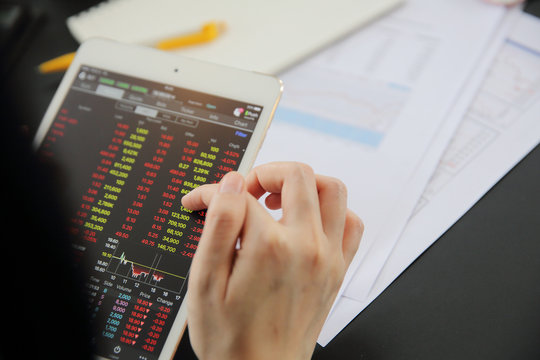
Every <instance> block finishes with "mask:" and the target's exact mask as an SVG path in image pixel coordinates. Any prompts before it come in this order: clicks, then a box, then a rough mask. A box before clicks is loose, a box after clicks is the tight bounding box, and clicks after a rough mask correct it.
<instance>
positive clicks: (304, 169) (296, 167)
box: [289, 162, 315, 179]
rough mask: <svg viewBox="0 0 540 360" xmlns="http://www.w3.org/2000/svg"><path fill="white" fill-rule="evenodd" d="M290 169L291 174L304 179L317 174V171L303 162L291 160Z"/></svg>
mask: <svg viewBox="0 0 540 360" xmlns="http://www.w3.org/2000/svg"><path fill="white" fill-rule="evenodd" d="M289 171H290V173H291V175H293V176H295V177H299V178H304V179H307V178H310V177H314V176H315V171H313V168H312V167H311V166H309V165H307V164H305V163H301V162H291V163H290V165H289Z"/></svg>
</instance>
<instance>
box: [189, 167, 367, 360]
mask: <svg viewBox="0 0 540 360" xmlns="http://www.w3.org/2000/svg"><path fill="white" fill-rule="evenodd" d="M266 193H270V194H269V196H268V197H267V198H266V205H267V206H268V207H269V208H271V209H279V208H282V210H283V216H282V218H281V219H280V220H279V221H276V220H275V219H273V218H272V217H271V216H270V214H269V213H268V212H267V210H266V209H265V208H264V207H263V206H262V205H261V204H260V203H259V201H258V200H257V199H258V198H259V197H260V196H262V195H264V194H266ZM182 204H183V205H184V206H185V207H186V208H189V209H192V210H199V209H203V208H208V211H207V216H206V223H205V227H204V230H203V233H202V236H201V240H200V243H199V247H198V249H197V252H196V254H195V256H194V259H193V264H192V267H191V271H190V280H189V286H188V288H189V291H188V326H189V333H190V339H191V343H192V347H193V349H194V351H195V353H196V354H197V356H199V357H200V358H201V359H257V360H259V359H279V360H285V359H308V358H310V357H311V355H312V352H313V349H314V347H315V343H316V341H317V337H318V335H319V332H320V330H321V328H322V326H323V324H324V321H325V319H326V317H327V315H328V312H329V311H330V308H331V306H332V304H333V301H334V299H335V297H336V294H337V292H338V290H339V287H340V285H341V283H342V281H343V277H344V275H345V271H346V270H347V267H348V266H349V264H350V262H351V260H352V258H353V256H354V254H355V252H356V250H357V248H358V244H359V241H360V238H361V236H362V232H363V224H362V222H361V220H360V219H359V218H358V217H357V216H356V215H355V214H354V213H353V212H351V211H350V210H348V209H347V193H346V188H345V186H344V185H343V183H341V182H340V181H339V180H337V179H334V178H330V177H326V176H321V175H315V174H314V173H313V170H312V169H311V168H310V167H308V166H306V165H303V164H300V163H270V164H268V165H263V166H259V167H257V168H255V169H254V170H253V171H252V172H251V173H250V174H249V175H248V176H247V178H246V179H245V180H244V178H243V177H242V176H241V175H240V174H238V173H234V172H232V173H229V174H227V175H225V177H224V178H223V179H222V181H221V182H220V183H219V184H215V185H204V186H201V187H199V188H197V189H195V190H193V191H192V192H191V193H189V194H188V195H186V196H185V197H184V198H183V199H182ZM238 244H239V246H237V245H238Z"/></svg>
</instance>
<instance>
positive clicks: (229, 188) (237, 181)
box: [219, 172, 244, 194]
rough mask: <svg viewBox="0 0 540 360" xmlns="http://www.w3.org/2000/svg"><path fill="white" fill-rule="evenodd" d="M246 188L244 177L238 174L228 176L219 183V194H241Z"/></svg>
mask: <svg viewBox="0 0 540 360" xmlns="http://www.w3.org/2000/svg"><path fill="white" fill-rule="evenodd" d="M243 187H244V177H243V176H242V175H240V174H239V173H237V172H230V173H228V174H226V175H225V176H224V177H223V179H221V182H220V183H219V192H221V193H231V194H240V193H241V192H242V189H243Z"/></svg>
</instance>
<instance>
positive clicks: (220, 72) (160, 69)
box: [34, 39, 282, 359]
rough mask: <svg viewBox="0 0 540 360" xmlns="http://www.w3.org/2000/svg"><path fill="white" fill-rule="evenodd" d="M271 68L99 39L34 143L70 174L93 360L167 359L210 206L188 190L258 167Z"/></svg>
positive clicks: (179, 329)
mask: <svg viewBox="0 0 540 360" xmlns="http://www.w3.org/2000/svg"><path fill="white" fill-rule="evenodd" d="M281 91H282V85H281V82H280V81H279V80H278V79H276V78H275V77H272V76H267V75H263V74H259V73H253V72H248V71H243V70H238V69H232V68H227V67H223V66H218V65H215V64H211V63H205V62H201V61H196V60H192V59H188V58H183V57H179V56H178V55H172V54H168V53H164V52H161V51H158V50H154V49H150V48H146V47H140V46H133V45H125V44H119V43H115V42H111V41H107V40H101V39H93V40H89V41H87V42H85V43H84V44H83V45H81V47H80V48H79V50H78V52H77V55H76V57H75V59H74V61H73V63H72V64H71V66H70V68H69V69H68V71H67V72H66V74H65V76H64V78H63V80H62V82H61V84H60V86H59V88H58V90H57V92H56V94H55V96H54V98H53V100H52V102H51V104H50V106H49V108H48V110H47V112H46V114H45V117H44V119H43V121H42V123H41V125H40V128H39V130H38V133H37V135H36V139H35V144H34V145H35V146H36V148H37V151H38V154H39V155H40V156H42V157H44V158H45V159H47V160H49V161H52V162H53V163H54V164H55V166H57V167H58V168H59V169H60V171H61V173H62V177H63V179H62V182H63V185H64V190H65V192H64V194H62V195H63V196H65V198H66V199H67V200H68V203H69V205H70V206H71V210H72V214H71V217H70V232H71V233H72V234H73V235H74V242H73V249H74V251H75V254H76V258H77V259H78V263H79V264H80V266H81V267H83V270H84V273H85V276H86V288H87V290H88V300H89V304H90V310H91V316H92V328H93V329H94V330H93V332H94V334H93V342H94V344H95V348H96V354H95V355H96V357H98V358H107V359H170V358H172V357H173V355H174V352H175V350H176V348H177V345H178V343H179V342H180V339H181V336H182V333H183V332H184V329H185V325H186V309H185V303H184V299H185V295H186V291H187V277H188V272H189V268H190V264H191V259H192V257H193V255H194V253H195V250H196V249H197V244H198V241H199V239H200V236H201V232H202V229H203V225H204V215H205V212H204V211H198V212H191V211H189V210H187V209H185V208H183V207H182V206H181V203H180V199H181V197H182V196H183V195H184V194H186V193H188V192H189V191H191V190H192V189H194V188H195V187H197V186H199V185H201V184H205V183H213V182H218V181H219V180H220V179H221V178H222V177H223V175H224V174H225V173H227V172H228V171H232V170H237V171H239V172H241V173H244V174H246V172H247V171H248V170H249V169H250V168H251V166H252V164H253V162H254V160H255V157H256V154H257V151H258V149H259V147H260V146H261V143H262V141H263V138H264V136H265V132H266V130H267V128H268V126H269V124H270V120H271V118H272V115H273V113H274V111H275V109H276V106H277V102H278V100H279V97H280V95H281Z"/></svg>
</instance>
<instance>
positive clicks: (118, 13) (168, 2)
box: [67, 0, 402, 74]
mask: <svg viewBox="0 0 540 360" xmlns="http://www.w3.org/2000/svg"><path fill="white" fill-rule="evenodd" d="M401 2H402V0H333V1H313V0H273V1H268V0H235V1H221V0H198V1H188V0H152V1H149V0H110V1H105V2H103V3H100V4H98V5H97V6H95V7H92V8H90V9H88V10H86V11H83V12H82V13H79V14H76V15H74V16H71V17H69V18H68V19H67V26H68V28H69V30H70V32H71V33H72V35H73V36H74V37H75V39H76V40H77V41H79V42H82V41H84V40H86V39H88V38H90V37H96V36H99V37H106V38H110V39H114V40H117V41H122V42H127V43H139V44H147V45H151V44H153V43H155V42H156V41H157V40H160V39H164V38H168V37H172V36H178V35H181V34H183V33H186V32H193V31H197V30H198V29H199V28H200V27H201V25H202V24H203V23H206V22H208V21H224V22H226V24H227V30H226V31H225V33H224V34H223V35H222V36H220V37H219V38H217V39H216V40H214V41H213V42H211V43H206V44H201V45H195V46H192V47H189V48H183V49H179V50H174V51H175V52H178V53H179V54H182V55H185V56H189V57H193V58H198V59H201V60H206V61H212V62H217V63H221V64H224V65H228V66H233V67H237V68H243V69H247V70H255V71H260V72H265V73H269V74H277V73H279V72H281V71H283V70H285V69H286V68H288V67H290V66H292V65H294V64H295V63H297V62H299V61H300V60H302V59H304V58H306V57H307V56H309V55H311V54H313V53H314V52H316V51H318V50H320V49H322V48H324V47H325V46H327V45H329V44H330V43H332V42H334V41H336V40H338V39H340V38H342V37H344V36H346V35H347V34H349V33H351V32H353V31H355V30H358V29H359V28H361V27H362V26H363V25H365V24H366V23H368V22H370V21H372V20H373V19H376V18H377V17H379V16H381V15H383V14H385V13H386V12H388V11H390V10H391V9H393V8H394V7H396V6H397V5H398V4H400V3H401Z"/></svg>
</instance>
